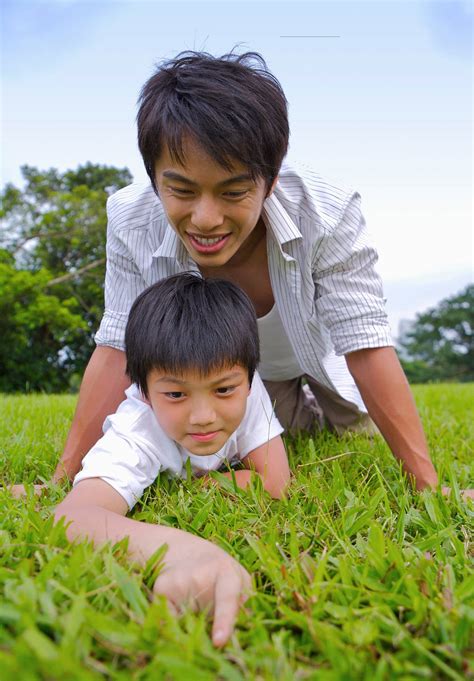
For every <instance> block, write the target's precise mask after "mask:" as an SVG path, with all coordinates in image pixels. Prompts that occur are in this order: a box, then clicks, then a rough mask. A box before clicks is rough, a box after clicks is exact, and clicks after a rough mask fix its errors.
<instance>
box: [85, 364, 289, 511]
mask: <svg viewBox="0 0 474 681" xmlns="http://www.w3.org/2000/svg"><path fill="white" fill-rule="evenodd" d="M125 395H126V397H127V399H126V400H125V401H124V402H122V404H121V405H120V406H119V408H118V409H117V411H116V412H115V414H112V416H107V418H106V419H105V422H104V426H103V431H104V435H103V436H102V437H101V438H100V440H99V441H98V442H97V443H96V444H95V445H94V447H92V449H91V450H90V451H89V453H88V454H87V455H86V456H85V457H84V460H83V462H82V470H81V471H80V472H79V473H78V474H77V475H76V477H75V478H74V483H73V486H76V485H77V483H78V482H80V481H81V480H86V479H88V478H101V479H102V480H105V482H107V483H108V484H109V485H111V486H112V487H113V488H114V489H115V490H116V491H117V492H118V493H119V494H121V495H122V497H123V498H124V499H125V501H126V502H127V504H128V506H129V508H130V509H131V508H133V506H134V504H135V503H136V501H138V499H139V498H140V497H141V495H142V494H143V492H144V490H145V488H146V487H148V486H149V485H151V483H152V482H153V481H154V480H155V479H156V477H157V475H158V473H159V472H164V471H167V472H168V473H169V474H170V475H172V476H173V477H176V476H180V477H185V476H186V462H187V460H188V459H189V463H190V465H191V470H192V472H193V473H194V474H195V475H203V474H204V473H205V472H207V471H215V470H218V469H219V468H220V467H221V466H222V464H223V463H225V462H228V463H231V462H233V461H240V460H241V459H244V458H245V457H246V456H247V455H248V454H250V452H252V451H253V450H254V449H256V448H257V447H260V446H261V445H263V444H265V442H268V441H269V440H271V439H273V438H274V437H276V436H277V435H280V434H281V433H282V432H283V428H282V427H281V425H280V423H279V421H278V419H277V417H276V416H275V414H274V412H273V409H272V405H271V402H270V398H269V396H268V393H267V391H266V390H265V388H264V385H263V383H262V380H261V378H260V376H259V375H258V374H255V375H254V378H253V381H252V389H251V391H250V394H249V396H248V399H247V408H246V411H245V415H244V418H243V419H242V422H241V424H240V425H239V427H238V428H237V429H236V430H235V431H234V432H233V433H232V435H231V436H230V438H229V439H228V440H227V442H226V443H225V445H224V446H223V447H222V449H220V450H219V451H218V452H217V453H216V454H209V455H207V456H197V455H194V454H191V453H190V452H188V451H187V450H186V449H184V447H182V446H181V445H179V444H178V443H177V442H175V441H174V440H172V439H171V438H170V437H169V436H168V435H167V434H166V433H165V432H164V430H163V429H162V428H161V426H160V424H159V423H158V421H157V419H156V417H155V414H154V412H153V410H152V408H151V407H150V405H148V404H147V403H146V402H144V401H143V399H142V397H141V393H140V391H139V389H138V387H137V386H136V385H132V386H131V387H130V388H128V390H126V392H125Z"/></svg>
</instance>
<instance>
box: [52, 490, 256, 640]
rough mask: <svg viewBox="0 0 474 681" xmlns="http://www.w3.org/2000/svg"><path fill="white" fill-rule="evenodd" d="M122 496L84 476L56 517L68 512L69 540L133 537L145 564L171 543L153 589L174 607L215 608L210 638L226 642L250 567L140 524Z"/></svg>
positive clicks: (131, 546)
mask: <svg viewBox="0 0 474 681" xmlns="http://www.w3.org/2000/svg"><path fill="white" fill-rule="evenodd" d="M127 510H128V506H127V503H126V501H125V500H124V499H123V497H122V496H121V495H120V494H119V493H118V492H117V491H116V490H115V489H113V487H111V486H110V485H109V484H108V483H106V482H105V481H104V480H101V479H100V478H91V479H87V480H83V481H81V482H79V483H78V484H77V486H76V487H74V489H73V490H72V491H71V492H70V493H69V494H68V495H67V497H66V498H65V499H64V501H63V502H61V503H60V504H59V506H58V507H57V508H56V510H55V520H56V521H58V520H59V519H60V518H62V517H64V518H65V520H66V522H67V523H71V524H70V525H69V527H68V528H67V530H66V532H67V536H68V538H69V540H73V539H76V538H86V537H87V538H89V539H91V540H92V541H93V542H94V544H95V545H96V546H99V545H101V544H103V543H105V542H107V541H110V542H112V543H115V542H118V541H120V540H121V539H123V538H124V537H128V538H129V543H128V551H129V554H130V556H131V558H133V559H134V561H136V562H138V563H140V564H141V565H145V563H146V562H147V560H148V559H149V558H150V556H152V555H153V553H154V552H155V551H156V550H157V549H158V548H159V547H160V546H161V545H163V544H167V545H168V550H167V552H166V558H165V564H164V568H163V570H162V572H161V573H160V575H159V576H158V578H157V579H156V581H155V584H154V587H153V591H154V593H155V594H163V595H164V596H165V597H166V599H167V600H168V602H169V603H170V605H171V607H172V608H173V609H175V608H179V607H180V606H183V605H186V604H191V605H195V606H197V607H198V608H199V609H205V608H207V607H209V606H210V607H211V609H212V611H213V613H214V624H213V630H212V639H213V642H214V644H215V645H216V646H221V645H224V643H225V642H226V641H227V640H228V639H229V637H230V635H231V634H232V631H233V628H234V623H235V619H236V617H237V613H238V610H239V607H240V605H241V604H242V603H243V602H244V600H245V598H246V595H245V594H246V592H248V591H249V590H250V576H249V574H248V573H247V571H246V570H245V569H244V568H243V567H242V566H241V565H240V564H239V563H238V562H237V561H236V560H234V559H233V558H232V557H231V556H229V555H228V554H227V553H226V552H225V551H223V550H222V549H220V548H219V547H218V546H215V545H214V544H212V543H211V542H208V541H205V540H204V539H200V538H199V537H196V536H194V535H192V534H189V533H187V532H183V531H182V530H177V529H175V528H171V527H164V526H160V525H151V524H149V523H142V522H138V521H136V520H132V519H130V518H125V517H124V515H125V513H126V512H127Z"/></svg>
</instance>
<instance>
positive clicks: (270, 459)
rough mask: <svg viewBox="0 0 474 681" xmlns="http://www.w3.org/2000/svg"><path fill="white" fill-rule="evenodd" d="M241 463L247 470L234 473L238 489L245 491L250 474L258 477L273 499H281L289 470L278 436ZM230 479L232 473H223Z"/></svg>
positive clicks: (251, 453) (283, 446) (288, 476)
mask: <svg viewBox="0 0 474 681" xmlns="http://www.w3.org/2000/svg"><path fill="white" fill-rule="evenodd" d="M242 463H243V465H244V466H245V468H246V469H247V470H243V471H242V470H240V471H239V470H237V471H234V474H235V479H236V482H237V484H238V486H239V487H242V488H243V489H245V488H246V487H247V485H248V484H249V482H250V478H251V476H252V473H254V474H256V475H259V476H260V478H261V479H262V482H263V487H264V489H265V490H266V491H267V492H268V493H269V494H270V496H272V497H273V498H274V499H281V498H282V497H283V495H284V494H285V491H286V488H287V487H288V483H289V482H290V475H291V474H290V468H289V466H288V457H287V455H286V451H285V445H284V444H283V440H282V439H281V437H280V436H279V435H278V436H277V437H274V438H273V439H272V440H270V441H269V442H266V443H265V444H264V445H261V446H260V447H257V449H254V450H253V451H252V452H250V454H248V455H247V456H246V457H245V458H244V459H242ZM224 475H225V476H226V477H228V478H232V473H230V472H229V473H224Z"/></svg>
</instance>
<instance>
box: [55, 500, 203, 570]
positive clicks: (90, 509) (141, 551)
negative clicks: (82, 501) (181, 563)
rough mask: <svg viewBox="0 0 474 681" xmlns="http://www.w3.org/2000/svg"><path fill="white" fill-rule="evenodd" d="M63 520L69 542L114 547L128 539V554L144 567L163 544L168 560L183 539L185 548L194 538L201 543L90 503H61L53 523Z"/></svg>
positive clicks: (178, 553) (175, 552)
mask: <svg viewBox="0 0 474 681" xmlns="http://www.w3.org/2000/svg"><path fill="white" fill-rule="evenodd" d="M62 517H64V518H65V521H66V524H67V523H71V524H70V525H69V527H68V528H67V530H66V534H67V537H68V539H69V541H73V540H74V539H77V538H80V539H82V538H84V539H85V538H88V539H90V540H92V542H93V543H94V545H95V546H100V545H102V544H104V543H106V542H109V541H110V542H111V543H112V544H114V543H116V542H119V541H121V540H122V539H124V538H125V537H128V538H129V544H128V553H129V555H130V557H131V558H133V560H134V561H136V562H137V563H139V564H140V565H145V564H146V562H147V560H148V559H149V558H150V556H152V555H153V553H154V552H155V551H156V550H157V548H159V547H160V546H162V545H163V544H167V545H168V551H167V559H172V558H176V557H179V555H180V547H181V545H182V544H183V541H184V540H186V545H187V546H188V545H189V542H190V541H191V542H192V540H193V538H194V539H196V542H198V541H200V540H199V538H198V537H194V536H193V535H190V534H188V533H187V532H183V531H182V530H177V529H175V528H172V527H165V526H162V525H151V524H149V523H143V522H139V521H136V520H132V519H131V518H126V517H125V516H123V515H120V514H118V513H115V512H114V511H109V510H107V509H105V508H102V507H101V506H97V505H92V504H91V505H86V506H84V505H80V506H74V505H70V504H68V503H67V502H66V503H64V502H63V503H62V504H60V505H59V506H58V507H57V508H56V511H55V519H56V521H58V520H59V519H60V518H62Z"/></svg>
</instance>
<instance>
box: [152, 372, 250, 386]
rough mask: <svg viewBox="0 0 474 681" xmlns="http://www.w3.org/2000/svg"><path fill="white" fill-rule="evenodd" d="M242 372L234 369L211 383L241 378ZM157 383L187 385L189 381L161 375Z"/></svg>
mask: <svg viewBox="0 0 474 681" xmlns="http://www.w3.org/2000/svg"><path fill="white" fill-rule="evenodd" d="M240 376H241V374H240V372H238V371H234V372H232V373H231V374H226V375H225V376H221V377H220V378H218V379H217V381H212V383H211V385H219V383H223V382H224V381H231V380H232V379H234V378H240ZM155 383H178V384H179V385H185V384H186V383H187V381H183V379H182V378H176V376H161V378H157V379H156V381H155Z"/></svg>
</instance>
